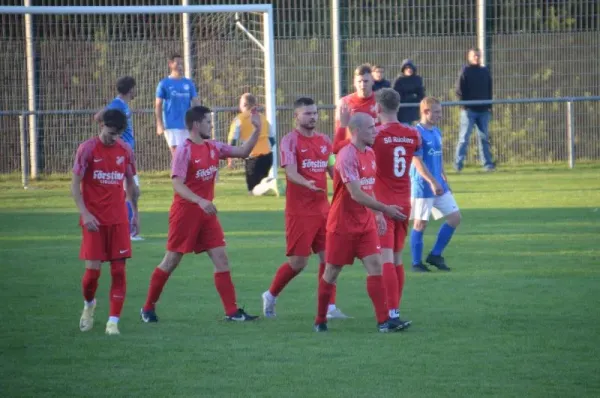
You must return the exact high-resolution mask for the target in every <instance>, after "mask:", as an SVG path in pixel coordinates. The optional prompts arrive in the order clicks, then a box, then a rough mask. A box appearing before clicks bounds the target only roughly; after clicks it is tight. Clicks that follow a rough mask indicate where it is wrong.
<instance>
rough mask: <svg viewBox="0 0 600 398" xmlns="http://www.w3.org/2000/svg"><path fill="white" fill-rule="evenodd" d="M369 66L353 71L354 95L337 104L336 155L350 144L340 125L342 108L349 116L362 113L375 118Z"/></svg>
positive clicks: (334, 145) (343, 127) (371, 77)
mask: <svg viewBox="0 0 600 398" xmlns="http://www.w3.org/2000/svg"><path fill="white" fill-rule="evenodd" d="M371 72H372V70H371V66H370V65H368V64H364V65H360V66H358V67H357V68H356V69H355V70H354V89H355V90H356V91H355V92H354V93H352V94H350V95H347V96H345V97H344V98H342V99H341V100H340V102H339V104H338V109H337V111H336V121H335V135H334V137H333V153H338V152H339V150H340V149H342V148H343V147H344V146H345V145H347V144H348V143H350V134H349V132H348V131H347V128H346V126H343V125H341V124H340V118H339V116H340V112H341V110H342V108H344V110H346V109H345V108H348V109H349V110H350V113H351V114H354V113H357V112H362V113H366V114H368V115H370V116H371V117H372V118H374V119H376V118H377V104H376V103H375V94H374V93H373V76H372V74H371Z"/></svg>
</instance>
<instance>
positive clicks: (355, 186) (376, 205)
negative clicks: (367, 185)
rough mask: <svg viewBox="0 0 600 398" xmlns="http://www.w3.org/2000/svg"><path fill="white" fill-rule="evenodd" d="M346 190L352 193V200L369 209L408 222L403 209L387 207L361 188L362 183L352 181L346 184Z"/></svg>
mask: <svg viewBox="0 0 600 398" xmlns="http://www.w3.org/2000/svg"><path fill="white" fill-rule="evenodd" d="M346 189H347V190H348V192H349V193H350V197H351V198H352V200H354V201H356V202H358V203H359V204H361V205H363V206H365V207H368V208H369V209H371V210H375V211H380V212H382V213H383V214H385V215H386V216H388V217H389V218H391V219H394V220H406V215H404V214H402V212H401V210H402V209H401V208H400V207H399V206H396V205H386V204H384V203H381V202H379V201H378V200H377V199H375V198H374V197H372V196H371V195H367V194H366V193H365V192H364V191H363V190H362V189H361V187H360V181H350V182H348V183H346Z"/></svg>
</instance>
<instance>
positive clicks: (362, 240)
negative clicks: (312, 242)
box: [325, 229, 381, 266]
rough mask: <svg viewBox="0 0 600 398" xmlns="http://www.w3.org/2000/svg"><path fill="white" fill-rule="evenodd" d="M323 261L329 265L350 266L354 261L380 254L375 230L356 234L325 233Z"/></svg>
mask: <svg viewBox="0 0 600 398" xmlns="http://www.w3.org/2000/svg"><path fill="white" fill-rule="evenodd" d="M326 246H327V247H326V249H325V259H326V260H327V263H328V264H331V265H338V266H342V265H352V264H353V263H354V259H355V258H358V259H361V260H362V259H363V258H365V257H367V256H370V255H373V254H379V253H381V251H380V249H381V247H380V246H379V235H377V230H376V229H371V230H369V231H366V232H363V233H358V234H339V233H337V232H327V239H326Z"/></svg>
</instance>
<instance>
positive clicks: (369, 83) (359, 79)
mask: <svg viewBox="0 0 600 398" xmlns="http://www.w3.org/2000/svg"><path fill="white" fill-rule="evenodd" d="M354 89H355V90H356V92H357V93H358V95H360V96H361V97H368V96H369V95H371V93H372V92H373V76H372V75H371V74H370V73H365V74H364V75H360V76H356V77H354Z"/></svg>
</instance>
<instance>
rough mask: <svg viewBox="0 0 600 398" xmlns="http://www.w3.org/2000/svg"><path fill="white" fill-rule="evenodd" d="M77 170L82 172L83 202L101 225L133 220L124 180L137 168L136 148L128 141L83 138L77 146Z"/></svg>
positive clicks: (76, 171) (74, 168)
mask: <svg viewBox="0 0 600 398" xmlns="http://www.w3.org/2000/svg"><path fill="white" fill-rule="evenodd" d="M73 173H74V174H76V175H79V176H82V180H81V192H82V195H83V203H85V207H86V208H87V209H88V211H89V212H90V213H92V215H93V216H94V217H96V219H97V220H98V222H99V223H100V225H117V224H127V223H128V222H129V221H128V219H127V208H126V207H125V194H124V193H123V182H124V180H125V178H126V177H133V176H134V175H135V174H136V170H135V158H134V156H133V151H132V150H131V147H130V146H129V145H127V144H126V143H125V141H123V140H121V139H118V140H117V142H116V143H115V144H114V145H105V144H103V143H102V141H101V140H100V138H99V137H95V138H91V139H89V140H87V141H85V142H83V143H82V144H81V145H79V147H78V148H77V154H76V155H75V163H74V165H73ZM80 222H81V220H80Z"/></svg>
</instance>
